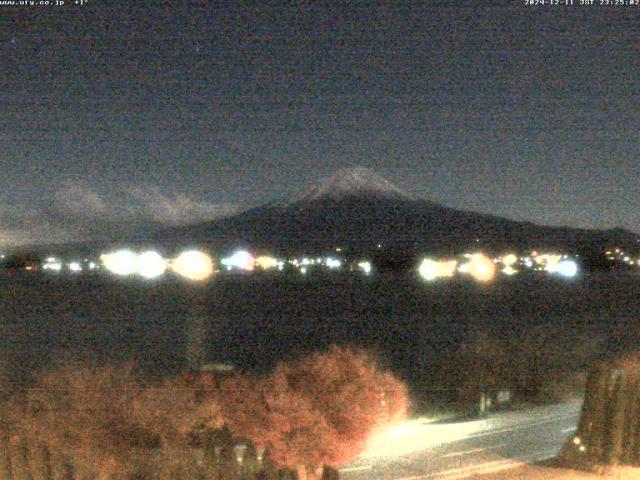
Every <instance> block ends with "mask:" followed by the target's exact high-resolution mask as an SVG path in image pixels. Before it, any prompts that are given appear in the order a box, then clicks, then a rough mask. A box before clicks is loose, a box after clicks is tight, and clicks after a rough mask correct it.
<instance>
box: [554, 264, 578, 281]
mask: <svg viewBox="0 0 640 480" xmlns="http://www.w3.org/2000/svg"><path fill="white" fill-rule="evenodd" d="M556 271H557V272H558V273H559V274H560V275H562V276H563V277H575V276H576V275H577V274H578V265H577V264H576V262H574V261H573V260H563V261H562V262H560V263H558V266H557V270H556Z"/></svg>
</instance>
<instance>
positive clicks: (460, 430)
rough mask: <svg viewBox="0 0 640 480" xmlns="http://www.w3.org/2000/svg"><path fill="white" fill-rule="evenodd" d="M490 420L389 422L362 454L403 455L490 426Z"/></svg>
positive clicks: (367, 455) (375, 435)
mask: <svg viewBox="0 0 640 480" xmlns="http://www.w3.org/2000/svg"><path fill="white" fill-rule="evenodd" d="M491 427H492V423H491V422H490V421H488V420H477V421H472V422H463V423H458V424H455V425H452V424H448V425H447V424H425V423H424V420H423V419H415V420H408V421H406V422H403V423H400V424H395V425H389V426H387V427H383V428H381V429H378V430H376V431H375V432H374V433H373V434H372V435H371V437H370V438H369V440H368V442H367V447H366V450H365V451H364V452H363V453H362V454H361V457H362V458H385V457H399V456H405V455H409V454H411V453H414V452H417V451H420V450H426V449H429V448H433V447H436V446H438V445H444V444H447V443H451V442H457V441H460V440H464V439H466V438H469V437H471V436H473V435H474V434H476V433H478V432H481V431H483V430H487V429H490V428H491Z"/></svg>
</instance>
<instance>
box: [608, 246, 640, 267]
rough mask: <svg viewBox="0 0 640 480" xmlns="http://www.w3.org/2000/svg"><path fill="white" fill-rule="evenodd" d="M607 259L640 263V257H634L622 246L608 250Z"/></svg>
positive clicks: (633, 263)
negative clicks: (621, 247)
mask: <svg viewBox="0 0 640 480" xmlns="http://www.w3.org/2000/svg"><path fill="white" fill-rule="evenodd" d="M606 256H607V260H614V261H617V262H622V263H626V264H627V265H640V258H637V259H633V258H632V257H630V256H629V254H628V253H625V252H624V251H623V250H621V249H620V248H614V249H612V250H607V251H606Z"/></svg>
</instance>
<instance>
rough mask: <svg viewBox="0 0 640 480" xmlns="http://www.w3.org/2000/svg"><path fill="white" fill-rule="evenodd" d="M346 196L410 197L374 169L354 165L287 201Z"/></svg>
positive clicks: (306, 200)
mask: <svg viewBox="0 0 640 480" xmlns="http://www.w3.org/2000/svg"><path fill="white" fill-rule="evenodd" d="M346 196H375V197H391V198H403V199H409V198H410V196H409V195H408V194H406V193H405V192H403V191H402V190H401V189H400V188H398V187H397V186H396V185H394V184H393V183H391V182H390V181H389V180H387V179H386V178H384V177H383V176H381V175H379V174H378V173H376V172H375V171H373V170H371V169H368V168H364V167H356V168H345V169H341V170H338V171H337V172H335V173H334V174H333V175H330V176H328V177H325V178H322V179H320V181H319V182H318V183H316V184H315V185H313V186H312V187H311V188H309V189H308V190H307V191H306V192H304V193H303V194H302V195H299V196H296V197H294V198H292V199H291V201H290V202H289V203H295V202H301V201H302V202H308V201H313V200H319V199H324V198H332V199H338V198H342V197H346Z"/></svg>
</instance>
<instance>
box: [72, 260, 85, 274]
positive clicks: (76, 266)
mask: <svg viewBox="0 0 640 480" xmlns="http://www.w3.org/2000/svg"><path fill="white" fill-rule="evenodd" d="M69 271H71V272H74V273H75V272H81V271H82V265H80V262H71V263H69Z"/></svg>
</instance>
